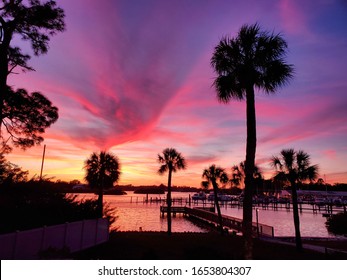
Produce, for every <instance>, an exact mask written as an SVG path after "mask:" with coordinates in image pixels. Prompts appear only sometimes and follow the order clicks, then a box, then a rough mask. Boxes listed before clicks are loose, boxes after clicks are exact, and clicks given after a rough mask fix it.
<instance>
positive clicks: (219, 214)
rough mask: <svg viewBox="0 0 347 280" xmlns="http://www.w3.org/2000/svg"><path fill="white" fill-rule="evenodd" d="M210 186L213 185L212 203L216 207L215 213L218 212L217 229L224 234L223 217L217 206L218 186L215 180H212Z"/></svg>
mask: <svg viewBox="0 0 347 280" xmlns="http://www.w3.org/2000/svg"><path fill="white" fill-rule="evenodd" d="M212 186H213V193H214V204H215V205H216V208H217V214H218V221H219V225H218V227H219V230H220V233H221V235H224V230H223V218H222V213H221V211H220V207H219V202H218V195H217V194H218V186H217V183H216V181H212Z"/></svg>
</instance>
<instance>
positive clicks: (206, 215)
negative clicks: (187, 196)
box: [160, 206, 274, 237]
mask: <svg viewBox="0 0 347 280" xmlns="http://www.w3.org/2000/svg"><path fill="white" fill-rule="evenodd" d="M211 210H213V211H211ZM160 213H161V215H162V216H164V214H165V213H167V206H160ZM171 213H172V215H173V216H176V214H177V213H182V214H183V215H185V216H188V217H192V218H194V219H198V220H200V221H203V222H205V223H208V224H210V225H213V226H215V225H217V224H218V223H219V220H218V214H216V213H215V212H214V209H213V208H212V209H210V208H204V209H202V208H192V207H186V206H180V207H178V206H173V207H171ZM222 220H223V227H224V228H225V229H226V230H233V231H237V232H241V231H242V219H239V218H235V217H231V216H227V215H222ZM252 231H253V234H254V236H258V237H259V236H262V237H274V228H273V227H272V226H269V225H265V224H261V223H252Z"/></svg>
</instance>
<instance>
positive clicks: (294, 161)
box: [271, 149, 318, 185]
mask: <svg viewBox="0 0 347 280" xmlns="http://www.w3.org/2000/svg"><path fill="white" fill-rule="evenodd" d="M271 165H272V167H274V168H275V169H276V170H277V173H276V175H275V178H277V180H281V181H284V182H285V183H289V184H296V185H297V184H301V183H303V182H305V181H307V180H308V181H310V182H311V181H313V180H315V179H317V177H318V165H311V159H310V156H309V154H307V153H305V152H304V151H302V150H299V151H294V149H284V150H282V151H281V152H280V156H273V157H272V160H271Z"/></svg>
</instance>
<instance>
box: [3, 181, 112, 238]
mask: <svg viewBox="0 0 347 280" xmlns="http://www.w3.org/2000/svg"><path fill="white" fill-rule="evenodd" d="M106 208H107V209H108V210H107V211H106V213H105V216H106V217H108V218H109V221H110V222H111V223H113V222H114V219H115V218H114V216H112V215H111V211H113V209H111V208H110V207H106ZM94 218H98V212H97V201H96V200H83V201H79V200H78V199H77V196H76V195H65V194H64V193H59V192H55V191H54V190H52V188H50V186H49V185H46V184H39V183H37V182H33V181H29V182H26V183H18V184H16V185H14V186H12V187H11V188H0V232H1V233H6V232H12V231H15V230H27V229H32V228H37V227H42V226H45V225H46V226H50V225H55V224H62V223H65V222H74V221H79V220H83V219H94Z"/></svg>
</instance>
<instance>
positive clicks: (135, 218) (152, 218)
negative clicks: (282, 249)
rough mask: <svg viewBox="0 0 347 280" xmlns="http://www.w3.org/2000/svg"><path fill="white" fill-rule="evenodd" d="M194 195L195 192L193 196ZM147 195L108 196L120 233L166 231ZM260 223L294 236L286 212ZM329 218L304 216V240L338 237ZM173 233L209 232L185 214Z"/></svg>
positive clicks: (231, 211)
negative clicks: (327, 224) (331, 230)
mask: <svg viewBox="0 0 347 280" xmlns="http://www.w3.org/2000/svg"><path fill="white" fill-rule="evenodd" d="M190 195H192V193H191V194H190ZM79 197H80V198H81V199H82V198H92V197H95V196H94V195H92V194H80V195H79ZM149 197H152V198H156V197H157V198H165V196H164V195H149ZM172 197H173V198H181V197H184V198H188V197H189V193H173V194H172ZM145 198H146V195H142V194H134V193H133V192H128V194H127V195H123V196H113V195H105V196H104V200H105V201H106V202H108V203H109V204H110V205H111V206H112V207H115V216H117V217H118V218H117V220H116V222H115V227H116V228H117V229H118V230H120V231H139V230H140V228H142V230H143V231H166V230H167V220H166V217H165V218H162V217H161V216H160V210H159V208H160V204H159V203H158V204H156V203H152V204H150V203H148V204H146V203H143V201H144V199H145ZM221 210H222V213H223V214H226V215H229V216H233V217H238V218H242V208H230V206H228V207H224V206H222V207H221ZM258 218H259V223H263V224H267V225H270V226H273V227H274V231H275V236H294V224H293V213H292V211H288V210H286V209H279V210H277V211H274V210H263V209H261V208H260V209H259V212H258ZM253 219H254V221H255V220H256V213H255V211H253ZM325 221H326V218H324V217H322V213H320V212H318V213H317V214H313V213H312V210H311V211H303V212H302V213H300V229H301V235H302V236H303V237H305V236H307V237H334V235H330V234H329V233H328V231H327V229H326V227H325ZM172 231H173V232H189V231H190V232H206V231H208V230H207V229H204V228H202V227H199V226H198V225H196V224H193V223H192V222H191V221H189V220H187V219H185V218H184V217H183V216H182V215H177V216H176V217H173V219H172Z"/></svg>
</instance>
